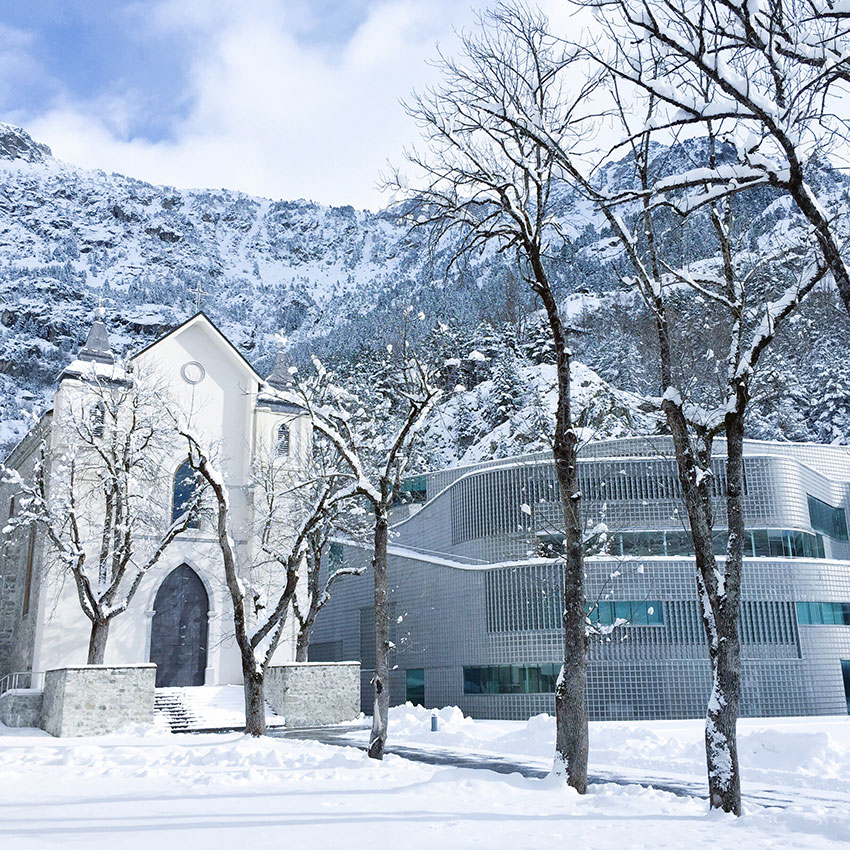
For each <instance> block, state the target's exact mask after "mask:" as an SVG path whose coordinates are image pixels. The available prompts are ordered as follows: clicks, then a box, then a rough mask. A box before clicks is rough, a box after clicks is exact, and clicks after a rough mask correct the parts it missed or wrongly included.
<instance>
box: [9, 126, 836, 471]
mask: <svg viewBox="0 0 850 850" xmlns="http://www.w3.org/2000/svg"><path fill="white" fill-rule="evenodd" d="M698 143H699V142H698V140H697V142H694V143H693V144H698ZM691 153H693V151H691ZM688 155H689V151H688V149H687V146H684V147H683V148H682V149H680V150H676V151H671V150H669V149H661V148H659V151H658V156H659V162H660V161H661V160H664V167H677V166H678V164H679V163H678V162H671V161H670V159H671V157H685V158H687V156H688ZM659 167H662V166H659ZM627 173H628V167H627V164H623V163H615V164H612V165H610V166H609V167H608V168H606V169H605V170H604V172H603V173H602V175H601V177H600V179H602V180H603V181H605V182H607V183H609V184H611V185H616V184H618V182H623V181H625V180H626V179H627ZM824 179H827V177H825V178H824ZM828 179H830V180H833V181H836V182H835V186H834V187H833V188H832V189H831V191H832V194H833V196H834V197H835V198H836V199H837V200H841V199H843V198H844V197H848V195H847V185H848V181H847V180H846V179H845V178H843V177H837V176H835V175H829V176H828ZM746 203H747V204H749V207H748V208H747V209H746V210H744V212H745V214H746V215H747V216H748V221H749V225H748V227H749V238H751V239H752V240H754V242H758V243H759V244H761V242H762V241H764V240H769V239H770V238H771V234H772V233H774V232H777V231H779V230H781V228H782V227H783V226H784V225H785V223H786V218H787V215H788V213H787V208H786V207H784V205H783V202H782V201H775V202H774V200H773V199H772V197H771V196H770V195H769V194H765V195H764V196H758V195H756V194H753V195H751V196H748V198H747V200H746ZM558 204H559V205H560V207H559V218H560V219H561V220H562V222H563V227H564V230H565V232H566V233H567V234H568V235H569V236H570V237H571V239H570V241H569V242H568V243H567V244H565V246H564V247H563V248H561V249H559V250H560V254H559V255H557V256H556V257H554V258H553V263H552V276H553V279H554V280H555V281H556V284H557V286H558V289H559V291H560V293H561V295H562V297H565V298H566V297H567V295H568V294H569V293H570V292H573V291H580V292H586V291H587V290H590V291H591V292H595V293H602V294H603V297H602V298H601V299H600V298H593V297H591V296H581V298H580V301H579V302H577V303H578V304H579V306H581V307H584V308H589V312H590V313H591V314H593V313H594V311H596V310H597V309H601V308H602V307H604V308H605V309H609V308H610V307H611V305H612V304H616V303H618V302H617V298H618V296H617V295H616V292H615V290H616V287H617V282H618V268H617V266H618V257H617V252H616V251H615V250H614V249H613V247H612V241H611V238H610V234H608V233H607V231H606V228H605V225H604V222H603V221H602V220H601V219H600V218H599V216H597V215H595V214H594V213H593V211H592V210H591V209H590V208H589V206H588V205H587V203H586V202H585V201H583V200H582V199H581V198H578V197H573V196H570V195H568V194H566V193H565V194H564V195H563V196H562V197H560V198H558ZM687 248H688V250H690V251H691V252H692V253H694V254H695V255H696V256H699V251H700V250H701V242H700V240H699V238H698V237H696V238H694V240H693V242H692V243H691V244H689V245H688V246H687ZM444 250H446V251H447V253H446V254H444V255H441V254H440V253H433V252H432V251H430V250H429V246H428V244H427V242H426V238H425V235H424V233H422V232H419V231H410V230H409V228H408V227H407V225H405V224H404V223H403V222H402V221H401V220H400V219H399V217H398V215H397V214H395V213H394V212H392V211H389V210H388V211H383V212H380V213H370V212H366V211H358V210H355V209H353V208H352V207H326V206H321V205H318V204H315V203H312V202H309V201H304V200H298V201H282V200H271V199H267V198H255V197H251V196H248V195H245V194H242V193H239V192H233V191H228V190H224V189H221V190H213V189H197V190H178V189H174V188H171V187H167V186H154V185H151V184H149V183H145V182H142V181H139V180H134V179H132V178H130V177H125V176H122V175H119V174H106V173H104V172H102V171H87V170H84V169H81V168H77V167H76V166H73V165H70V164H67V163H63V162H60V161H59V160H57V159H55V158H54V157H53V156H52V154H51V151H50V149H49V148H48V147H47V146H46V145H43V144H40V143H38V142H36V141H34V140H33V139H32V138H31V137H30V136H29V135H28V134H27V133H26V132H25V131H24V130H21V129H18V128H15V127H11V126H9V125H0V300H2V305H0V393H2V395H0V422H2V423H3V424H2V429H0V450H2V449H7V448H8V447H9V446H10V445H11V444H12V443H13V442H15V441H16V439H18V438H19V437H20V436H21V435H22V433H23V432H24V431H25V430H26V428H27V427H28V425H27V422H26V420H25V417H24V415H23V414H22V411H24V412H25V411H27V410H32V409H38V408H39V407H40V406H42V405H43V404H44V402H45V401H46V399H47V398H48V396H49V393H50V391H51V388H52V386H53V382H54V381H55V378H56V376H57V375H58V373H59V372H60V370H61V368H62V367H63V366H64V365H65V364H66V363H67V362H68V361H69V360H70V359H71V358H72V356H73V353H74V352H75V351H76V350H77V348H78V347H79V345H80V344H81V342H82V340H83V338H84V336H85V333H86V331H87V329H88V327H89V324H90V321H91V317H92V311H93V308H94V306H95V305H96V304H97V303H98V301H100V300H102V302H103V304H104V306H105V307H106V308H107V316H108V323H109V326H110V333H111V337H112V340H113V344H114V346H115V348H116V350H117V351H119V352H121V351H124V350H127V349H132V348H136V347H138V346H140V345H142V344H144V343H146V342H149V341H150V340H152V339H153V338H155V337H156V336H158V335H160V334H161V333H162V332H163V331H164V330H165V329H166V328H169V327H171V326H173V325H174V324H176V323H178V322H180V321H182V320H184V319H185V318H187V317H188V316H190V315H191V314H192V313H194V312H195V307H196V303H197V301H196V299H197V298H198V297H200V303H201V306H202V308H203V309H204V310H205V311H206V312H208V313H209V314H210V316H211V317H212V318H213V319H214V320H215V321H216V322H218V323H219V324H220V326H221V327H222V330H224V332H225V333H226V334H227V335H228V336H229V337H230V338H231V339H232V340H233V341H234V343H235V344H236V345H237V346H238V347H239V348H240V349H241V350H242V351H243V352H244V353H245V355H246V356H247V357H248V358H249V359H250V360H251V361H252V362H253V363H254V364H255V365H256V366H257V367H258V369H259V370H260V371H263V370H264V369H270V364H271V359H272V352H273V347H274V341H273V335H274V334H275V333H276V332H278V331H279V330H280V329H283V330H284V331H285V332H286V333H287V334H288V335H289V338H290V340H291V342H292V343H293V353H294V355H295V356H296V359H297V355H298V352H299V351H302V352H303V350H304V349H305V348H306V347H307V346H309V347H310V348H317V349H320V350H321V352H322V355H323V356H324V357H327V356H332V357H334V358H337V359H341V360H345V359H349V360H350V359H352V358H354V359H358V358H360V357H361V356H362V355H363V353H364V351H368V350H373V349H374V348H375V347H380V346H382V345H383V344H384V343H385V342H386V339H387V337H388V336H391V335H392V334H393V333H396V332H397V330H398V328H399V327H400V324H401V315H402V311H403V307H404V306H406V305H407V304H411V303H412V304H415V305H416V307H417V310H420V309H421V310H423V311H424V312H425V314H426V315H427V316H428V321H429V322H430V323H431V324H432V325H433V323H435V322H437V321H439V322H446V323H448V324H449V325H452V326H453V327H455V328H462V327H470V328H471V327H481V326H485V325H486V326H487V327H489V328H491V329H492V331H493V333H495V334H496V335H497V336H498V335H503V334H504V333H507V334H508V336H511V335H513V336H514V337H517V334H519V336H522V335H523V334H525V333H526V326H527V325H528V324H529V323H528V322H526V319H525V317H527V316H528V315H529V314H533V311H534V310H535V309H536V307H537V306H539V305H535V304H534V303H533V302H532V301H531V299H530V297H529V296H528V294H527V292H525V290H524V287H523V286H522V285H521V284H518V283H517V280H516V276H515V273H514V270H513V262H512V258H511V257H505V256H503V255H497V254H495V253H487V254H484V255H483V256H481V257H478V258H473V259H472V260H471V261H470V262H469V263H468V264H466V265H464V266H463V267H459V266H455V267H453V268H452V269H451V270H450V272H448V273H447V272H446V265H447V257H448V249H447V248H446V249H444ZM604 293H609V295H608V296H605V295H604ZM199 294H200V295H199ZM588 299H589V300H588ZM600 305H601V306H600ZM574 312H576V313H577V312H580V311H574ZM587 312H588V311H587V310H586V315H587ZM609 312H610V309H609ZM575 318H576V319H578V316H575ZM585 321H586V319H585ZM506 329H509V330H506ZM611 332H612V333H614V334H615V335H616V334H617V333H618V331H617V330H616V329H613V328H612V329H611ZM525 342H526V340H523V339H519V338H516V339H514V341H513V342H511V343H510V346H509V347H512V348H513V349H514V350H515V351H517V352H520V349H521V347H522V345H523V344H525ZM622 343H623V340H622V339H609V340H608V343H607V344H606V345H605V346H602V347H600V346H599V345H596V344H595V343H593V342H590V341H583V340H582V339H581V338H580V339H579V340H578V342H577V351H578V354H579V357H580V358H582V359H584V361H585V362H586V363H588V364H589V366H590V367H592V368H594V369H596V371H597V372H598V374H595V373H593V372H591V371H590V370H589V369H588V370H587V373H586V374H585V373H582V375H581V378H580V380H584V379H585V378H586V379H587V380H589V381H590V382H591V383H592V384H594V386H597V388H598V389H599V392H598V393H596V395H597V396H598V397H600V398H601V397H602V396H606V394H607V396H608V397H610V398H609V400H610V399H613V398H615V397H616V399H617V401H616V403H613V404H612V405H609V406H610V407H611V409H622V410H623V411H626V412H627V413H628V411H630V410H631V411H634V410H636V409H637V407H638V406H639V399H640V396H641V395H642V394H643V393H646V392H649V391H654V388H652V387H649V386H644V385H641V384H640V381H638V380H637V378H636V377H635V375H636V374H637V372H638V371H639V366H640V364H639V363H638V361H639V359H640V352H639V351H638V352H637V353H635V352H634V351H633V352H632V355H631V356H630V357H626V358H625V359H624V358H623V357H615V358H614V359H613V361H611V357H610V354H611V352H612V351H613V350H616V349H617V348H618V346H621V344H622ZM475 345H476V342H475V340H474V339H472V338H471V337H470V336H469V334H467V335H466V336H464V337H463V338H462V339H461V338H458V339H457V340H456V343H455V346H456V351H455V353H456V354H457V356H459V357H465V356H467V355H468V354H469V352H470V351H471V350H473V349H474V347H475ZM793 356H794V355H793V352H792V353H791V360H792V361H793ZM498 359H499V358H491V359H490V361H491V366H492V369H495V368H496V365H497V360H498ZM792 368H793V364H792ZM516 370H517V371H518V373H519V374H520V376H521V378H522V381H521V385H522V386H523V387H525V389H526V390H527V391H528V390H530V389H531V388H534V387H536V388H537V390H538V391H537V392H533V393H532V392H527V396H526V398H525V400H524V402H523V403H522V404H520V405H519V406H518V407H517V409H516V410H512V411H508V412H504V411H503V412H502V413H501V414H499V415H495V416H494V415H492V414H491V415H485V413H484V412H483V411H484V409H485V408H486V406H487V404H488V403H489V402H488V398H489V396H490V395H491V393H492V391H493V386H494V385H495V384H497V383H499V380H498V379H497V376H496V375H495V374H494V373H493V372H492V370H491V369H490V368H489V367H487V366H486V364H485V366H484V367H483V368H482V369H480V370H479V372H478V374H477V375H476V376H475V380H474V382H469V381H467V384H469V386H468V387H466V388H465V389H464V390H463V391H461V392H458V393H455V394H454V395H452V394H449V400H447V401H445V402H444V403H443V405H442V406H441V408H440V410H439V411H438V412H437V414H435V415H439V416H442V417H443V418H444V420H445V421H454V419H455V418H457V416H458V413H457V411H458V410H459V409H460V408H461V407H465V408H467V412H468V413H469V414H470V415H469V416H467V413H463V414H460V418H461V419H462V420H463V419H466V420H467V421H462V422H461V423H460V425H459V426H458V430H459V431H460V432H462V435H461V436H453V437H451V439H449V436H447V435H448V432H447V431H446V430H445V429H441V428H439V427H437V425H432V427H431V428H430V429H429V433H430V435H431V445H430V446H429V449H430V451H429V454H430V455H431V457H432V458H433V460H434V462H450V461H452V460H455V459H458V458H461V457H462V458H463V459H464V460H473V459H478V458H480V457H485V456H488V454H492V453H494V452H496V453H498V452H504V451H511V450H514V449H518V448H522V447H528V448H535V447H537V446H538V444H539V441H540V440H545V436H544V437H541V436H540V429H539V428H537V426H534V427H532V425H531V424H529V423H531V422H533V421H535V417H537V418H538V419H539V414H540V410H542V409H545V408H547V407H548V405H549V399H548V397H549V396H551V393H552V391H553V390H552V382H551V380H550V379H551V377H552V376H551V375H549V374H548V371H547V367H546V364H545V362H544V361H543V360H541V359H540V358H534V357H529V356H526V355H524V354H521V353H520V354H519V356H518V358H517V363H516ZM590 375H593V377H592V378H590V377H589V376H590ZM801 377H802V378H805V375H802V376H801ZM844 380H845V378H844V377H842V376H837V377H835V379H834V380H833V382H832V384H830V397H832V398H835V397H836V396H837V397H839V398H840V396H841V392H842V387H843V383H842V382H843V381H844ZM610 381H613V382H614V385H615V386H618V387H621V389H622V390H626V391H630V392H631V393H632V394H631V395H628V394H622V393H620V395H619V396H618V395H617V394H618V393H619V392H620V390H615V389H613V388H611V387H608V385H607V383H606V382H610ZM449 384H451V381H450V380H449V379H448V378H447V385H449ZM451 386H453V385H451ZM635 393H636V394H635ZM597 412H599V411H597ZM599 415H600V416H602V420H600V421H604V423H605V424H604V426H603V430H604V431H605V432H606V433H619V432H620V431H621V430H622V429H624V428H625V429H629V428H637V429H638V430H641V429H646V428H652V427H654V426H653V424H652V423H650V422H648V421H646V419H645V418H643V419H641V418H640V417H635V416H634V415H633V414H632V413H628V415H626V414H624V415H623V416H619V414H618V416H617V417H614V418H617V422H616V423H615V422H614V419H613V418H612V415H609V414H602V413H599ZM606 417H607V418H606ZM630 417H631V419H630ZM827 418H829V415H827ZM629 422H631V424H628V423H629ZM624 423H625V424H624ZM827 424H828V425H830V423H827ZM770 427H772V428H773V429H774V431H775V432H776V433H777V434H778V435H780V436H781V435H782V434H783V433H784V431H783V427H784V426H783V424H782V423H781V422H778V423H774V425H771V426H770ZM794 427H797V425H794ZM535 429H536V430H535ZM618 429H619V430H618ZM798 430H799V429H798ZM840 433H843V431H841V429H839V435H840ZM809 436H810V435H809ZM829 438H830V439H834V438H835V437H834V436H833V437H829ZM452 440H453V444H452V447H451V448H449V442H451V441H452Z"/></svg>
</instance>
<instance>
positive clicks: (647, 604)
mask: <svg viewBox="0 0 850 850" xmlns="http://www.w3.org/2000/svg"><path fill="white" fill-rule="evenodd" d="M588 607H589V606H588ZM588 616H589V617H590V621H591V623H594V624H596V623H599V624H601V625H603V626H613V625H614V623H615V622H616V621H617V620H625V621H626V622H627V623H628V625H630V626H662V625H664V616H663V614H662V608H661V602H660V601H659V600H657V599H654V600H641V601H637V600H623V601H620V602H597V603H596V606H595V607H594V608H593V609H592V610H590V611H589V614H588Z"/></svg>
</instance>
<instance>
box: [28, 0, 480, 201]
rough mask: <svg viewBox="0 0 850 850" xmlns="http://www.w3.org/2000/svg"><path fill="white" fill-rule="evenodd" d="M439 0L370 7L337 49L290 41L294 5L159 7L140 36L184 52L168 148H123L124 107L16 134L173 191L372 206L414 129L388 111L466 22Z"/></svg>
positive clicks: (69, 112)
mask: <svg viewBox="0 0 850 850" xmlns="http://www.w3.org/2000/svg"><path fill="white" fill-rule="evenodd" d="M469 17H470V13H469V12H468V11H467V12H465V11H464V10H463V9H462V8H459V7H458V6H457V5H456V4H454V3H451V2H449V0H388V1H387V2H379V3H373V4H372V6H371V7H370V9H369V10H368V14H367V16H366V19H365V20H364V21H363V23H362V24H361V25H360V26H359V27H358V28H357V30H356V31H355V32H354V33H353V35H352V36H351V38H350V39H349V40H348V41H347V43H345V44H343V45H341V46H339V47H334V46H333V45H328V44H326V43H321V42H316V41H311V42H305V41H304V40H299V39H298V38H297V36H296V34H297V33H298V32H299V30H300V29H301V27H302V26H303V24H304V21H305V16H304V14H302V12H301V11H299V8H298V4H294V3H293V4H280V3H273V2H267V0H257V2H255V3H251V4H244V5H243V4H237V3H234V2H221V3H216V4H212V3H209V2H201V0H191V2H186V0H179V2H173V0H168V2H162V3H160V4H159V6H158V7H157V8H156V10H155V14H154V15H153V16H152V17H151V18H150V19H149V25H150V26H152V27H158V28H161V29H162V30H164V31H167V32H170V33H174V32H179V33H181V34H182V36H184V37H187V38H186V43H187V44H189V45H191V50H192V54H191V61H190V72H189V76H188V80H187V85H188V91H187V93H186V94H187V98H188V102H189V103H190V104H191V106H190V108H189V112H188V114H187V115H186V116H185V118H182V119H180V120H179V122H177V123H176V124H175V125H174V126H173V133H172V139H171V140H169V141H161V142H154V143H152V142H150V141H148V140H145V139H141V138H129V139H128V138H126V135H125V132H126V127H127V126H128V125H129V123H130V122H129V121H128V115H130V114H132V110H133V109H134V108H136V106H135V103H134V98H133V97H132V95H129V94H128V96H127V98H126V99H124V100H122V99H121V98H117V99H116V98H115V96H114V93H113V95H112V97H111V98H110V99H109V100H99V101H94V102H91V103H85V104H84V103H73V102H64V103H60V104H57V105H56V106H54V107H53V108H51V109H50V110H49V111H47V112H45V113H43V114H41V115H38V116H36V117H35V119H34V120H32V119H31V120H30V121H29V122H28V129H29V130H30V131H31V132H32V134H33V136H34V137H35V138H37V139H38V140H40V141H44V142H46V143H47V144H49V145H51V147H53V149H54V153H55V154H56V156H58V157H59V158H61V159H65V160H68V161H70V162H74V163H76V164H79V165H82V166H84V167H91V168H102V169H104V170H106V171H119V172H123V173H127V174H130V175H132V176H134V177H139V178H142V179H146V180H151V181H154V182H158V183H170V184H175V185H177V186H181V187H190V186H192V187H200V186H203V187H207V186H209V187H220V186H225V187H228V188H234V189H240V190H243V191H246V192H249V193H251V194H258V195H266V196H271V197H282V198H298V197H305V198H310V199H313V200H317V201H321V202H325V203H335V204H344V203H351V204H354V205H355V206H369V207H372V208H377V207H379V206H381V205H383V203H384V202H385V199H384V198H383V196H381V195H380V194H379V193H378V192H377V190H376V182H377V179H378V176H379V172H380V171H381V170H383V169H384V167H385V163H386V160H387V159H388V158H389V159H392V160H393V161H396V162H398V161H400V160H401V158H402V147H403V146H404V145H405V144H406V143H409V142H410V141H412V140H414V139H415V137H416V129H415V127H414V126H413V124H412V122H411V121H410V120H409V119H408V118H407V117H406V116H405V115H404V113H403V111H402V109H401V107H400V106H399V102H398V101H399V99H400V98H402V97H405V96H406V95H407V94H409V92H410V90H411V89H412V88H413V87H415V86H422V85H423V84H425V82H426V81H427V80H428V79H429V76H430V75H431V74H432V73H433V71H431V69H429V67H428V65H427V62H426V60H427V59H429V58H432V57H433V56H434V54H435V43H436V42H437V41H441V42H451V41H452V40H453V33H452V28H453V27H454V26H457V25H459V24H463V23H464V22H465V21H467V20H469Z"/></svg>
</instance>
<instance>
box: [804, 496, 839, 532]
mask: <svg viewBox="0 0 850 850" xmlns="http://www.w3.org/2000/svg"><path fill="white" fill-rule="evenodd" d="M808 499H809V520H810V521H811V523H812V528H813V529H814V530H815V531H820V532H822V533H823V534H825V535H826V536H827V537H832V538H833V539H835V540H846V539H847V515H846V514H845V513H844V508H834V507H832V505H828V504H827V503H826V502H822V501H821V500H820V499H816V498H815V497H814V496H809V497H808Z"/></svg>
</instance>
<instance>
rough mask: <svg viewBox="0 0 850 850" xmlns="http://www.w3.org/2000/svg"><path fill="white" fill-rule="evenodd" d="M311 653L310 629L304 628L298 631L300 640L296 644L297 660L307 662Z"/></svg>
mask: <svg viewBox="0 0 850 850" xmlns="http://www.w3.org/2000/svg"><path fill="white" fill-rule="evenodd" d="M309 653H310V627H309V626H302V627H301V628H299V629H298V639H297V641H296V643H295V660H296V661H306V660H307V659H308V657H309Z"/></svg>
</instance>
